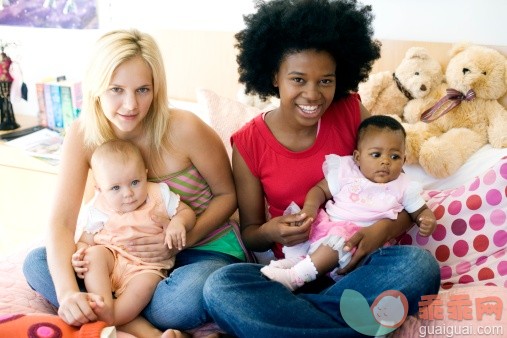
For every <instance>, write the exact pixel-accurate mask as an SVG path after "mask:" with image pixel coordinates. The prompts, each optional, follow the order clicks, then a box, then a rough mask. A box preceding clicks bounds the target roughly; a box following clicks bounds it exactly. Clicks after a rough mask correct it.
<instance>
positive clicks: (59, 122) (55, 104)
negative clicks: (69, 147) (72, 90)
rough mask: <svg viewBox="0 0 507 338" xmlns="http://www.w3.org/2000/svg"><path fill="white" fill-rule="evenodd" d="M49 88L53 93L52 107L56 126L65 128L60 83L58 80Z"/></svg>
mask: <svg viewBox="0 0 507 338" xmlns="http://www.w3.org/2000/svg"><path fill="white" fill-rule="evenodd" d="M49 90H50V95H51V109H52V110H53V119H54V121H55V128H56V129H63V111H62V98H61V94H60V85H59V84H58V83H57V82H56V83H55V82H52V83H50V84H49Z"/></svg>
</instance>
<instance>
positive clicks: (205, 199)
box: [150, 165, 248, 261]
mask: <svg viewBox="0 0 507 338" xmlns="http://www.w3.org/2000/svg"><path fill="white" fill-rule="evenodd" d="M150 181H152V182H164V183H166V184H167V185H168V186H169V188H170V189H171V191H173V192H174V193H176V194H178V195H180V199H181V201H183V202H185V203H186V204H187V205H188V206H190V207H191V208H192V209H193V210H194V212H195V214H196V216H197V217H199V216H200V215H201V214H202V213H203V212H204V211H205V210H206V208H207V207H208V205H209V203H210V201H211V199H212V198H213V193H212V192H211V188H210V186H209V185H208V183H207V182H206V180H205V179H204V178H203V177H202V176H201V174H200V173H199V171H198V170H197V168H195V167H194V166H193V165H191V166H190V167H188V168H186V169H183V170H181V171H179V172H176V173H174V174H171V175H167V176H162V177H158V178H156V179H150ZM240 238H241V236H240V234H239V225H238V224H237V222H236V221H235V220H229V221H227V222H226V223H225V224H223V225H221V226H220V227H219V228H218V229H216V230H214V231H212V232H211V233H210V234H209V235H208V236H207V237H206V238H205V239H203V240H202V241H200V242H199V243H197V244H196V245H195V246H193V247H192V249H198V250H210V251H218V252H221V253H225V254H229V255H232V256H234V257H236V258H239V259H240V260H242V261H245V260H246V258H247V256H248V252H247V251H246V249H245V247H244V246H243V243H242V242H241V240H240Z"/></svg>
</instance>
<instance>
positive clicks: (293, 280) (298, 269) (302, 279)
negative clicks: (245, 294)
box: [261, 256, 318, 291]
mask: <svg viewBox="0 0 507 338" xmlns="http://www.w3.org/2000/svg"><path fill="white" fill-rule="evenodd" d="M261 272H262V274H264V275H265V276H266V277H268V278H269V279H271V280H274V281H277V282H279V283H281V284H282V285H284V286H285V287H287V288H288V289H289V290H291V291H294V290H296V289H297V288H299V287H301V286H302V285H303V284H304V283H307V282H311V281H313V280H315V279H316V278H317V274H318V272H317V269H316V268H315V265H314V264H313V262H312V260H311V259H310V256H306V257H305V258H304V259H303V260H301V261H300V262H298V263H297V264H296V265H294V266H293V267H292V268H290V269H283V268H277V267H273V266H271V265H267V266H265V267H263V268H262V269H261Z"/></svg>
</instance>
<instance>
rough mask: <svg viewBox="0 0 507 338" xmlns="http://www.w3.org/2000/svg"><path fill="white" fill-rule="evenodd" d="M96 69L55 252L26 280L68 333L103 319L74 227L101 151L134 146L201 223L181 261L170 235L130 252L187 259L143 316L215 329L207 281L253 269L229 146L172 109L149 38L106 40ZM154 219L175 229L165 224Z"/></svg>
mask: <svg viewBox="0 0 507 338" xmlns="http://www.w3.org/2000/svg"><path fill="white" fill-rule="evenodd" d="M90 61H91V62H90V66H89V68H88V71H87V72H86V77H85V79H84V80H83V101H84V102H83V112H82V115H81V116H80V118H79V119H78V120H76V121H75V123H74V124H73V125H72V126H71V127H70V128H69V130H68V132H67V134H66V136H65V142H64V145H63V150H62V159H61V164H60V173H59V178H58V184H57V187H56V193H55V199H54V201H53V203H52V206H53V207H52V212H51V217H50V219H49V225H50V227H49V229H50V230H49V239H48V244H47V247H46V248H39V249H35V250H34V251H32V252H31V253H30V254H29V255H28V257H27V258H26V260H25V264H24V272H25V276H26V279H27V281H28V283H29V284H30V285H31V286H32V288H34V289H35V290H36V291H38V292H40V293H41V294H42V295H44V296H45V297H46V298H47V299H48V300H49V301H50V302H51V303H53V304H54V305H56V306H58V307H59V309H58V313H59V315H60V316H61V317H62V318H63V319H64V320H65V321H66V322H67V323H69V324H72V325H81V324H84V323H87V322H90V321H94V320H96V319H97V315H96V314H95V313H94V311H93V309H92V308H91V307H90V305H89V304H90V303H89V295H88V294H87V293H86V292H85V291H84V288H83V287H82V286H81V287H80V285H79V284H78V282H77V280H76V275H75V273H74V270H73V268H72V265H71V257H72V254H73V253H74V251H75V250H76V246H75V243H74V240H73V238H74V233H75V231H76V220H77V217H78V213H79V209H80V206H81V202H82V199H83V195H84V191H85V185H86V180H87V176H88V171H89V170H90V158H91V154H92V152H93V150H94V149H95V148H96V147H98V146H99V145H100V144H102V143H104V142H106V141H109V140H112V139H122V140H129V141H130V142H132V143H134V144H135V145H136V146H137V147H138V148H139V149H140V150H141V153H142V156H143V158H144V160H145V162H146V166H147V169H148V179H149V180H150V181H153V182H165V183H167V184H168V185H169V187H170V188H171V190H172V191H174V192H176V193H177V194H179V195H180V196H181V200H182V201H183V202H185V203H186V204H188V205H189V206H190V207H191V208H192V209H193V210H194V211H195V213H196V215H197V221H196V224H195V227H194V228H193V229H192V230H191V231H189V232H188V234H187V245H186V248H185V250H183V251H181V252H179V250H177V249H174V248H173V249H172V250H169V249H168V247H167V245H165V244H164V235H163V234H162V233H161V234H160V235H157V236H152V237H147V238H143V239H138V240H136V241H129V242H127V243H124V247H125V248H126V250H127V251H128V252H129V253H130V254H132V255H134V256H137V257H139V258H141V259H143V260H145V261H149V262H160V261H163V260H166V259H168V258H170V257H173V256H175V255H176V254H177V253H178V252H179V253H178V255H177V256H176V261H175V265H174V269H173V270H172V271H171V272H170V274H169V276H168V277H167V278H165V279H164V280H162V281H161V282H160V283H159V284H158V286H157V288H156V289H155V293H154V295H153V297H152V300H151V301H150V303H149V304H148V305H147V307H146V308H145V309H144V311H143V313H142V314H143V316H144V317H145V318H146V319H147V320H148V321H149V322H151V323H152V324H153V325H154V326H155V327H157V328H158V329H161V330H165V329H176V330H191V329H194V328H197V327H199V326H201V325H203V324H205V323H206V322H208V321H209V320H210V318H209V316H208V315H207V313H206V312H205V311H204V308H203V298H202V288H203V285H204V282H205V281H206V279H207V277H208V276H209V275H210V274H211V273H212V272H213V271H215V270H217V269H218V268H220V267H223V266H225V265H228V264H231V263H235V262H240V261H242V260H244V259H245V254H244V251H243V250H242V247H241V244H240V242H239V241H238V240H237V238H236V236H235V233H234V231H233V230H232V225H233V224H232V223H231V221H229V217H230V216H231V215H232V213H233V212H234V210H235V209H236V196H235V190H234V183H233V179H232V174H231V169H230V164H229V161H228V158H227V154H226V151H225V148H224V145H223V143H222V142H221V141H220V138H219V137H218V135H217V134H216V133H215V132H214V131H213V130H212V129H211V128H210V127H209V126H208V125H206V124H205V123H204V122H202V121H201V120H200V119H199V118H198V117H196V116H195V115H194V114H192V113H189V112H187V111H183V110H178V109H169V108H168V97H167V86H166V79H165V70H164V65H163V62H162V56H161V54H160V51H159V48H158V46H157V44H156V42H155V40H154V39H153V38H152V37H151V36H150V35H148V34H145V33H141V32H139V31H137V30H116V31H112V32H108V33H106V34H104V35H103V36H102V37H101V38H99V40H98V41H97V43H96V45H95V49H94V51H93V52H92V57H91V60H90ZM152 217H153V220H154V221H156V222H160V223H162V224H164V225H166V224H167V223H168V222H169V220H168V219H167V217H163V216H161V215H153V216H152ZM211 234H212V235H213V236H211ZM46 252H47V254H46ZM48 268H49V269H48ZM140 323H141V324H145V325H141V324H140ZM134 324H135V325H134ZM120 329H123V330H127V331H129V332H131V333H134V334H135V335H136V336H138V337H142V336H149V335H150V334H151V333H152V332H153V333H154V335H156V334H158V333H160V332H158V330H154V329H153V328H151V330H150V325H149V324H148V322H144V321H143V320H142V318H139V317H138V319H137V320H134V323H132V322H131V323H130V324H127V325H126V326H123V327H122V328H120ZM175 333H176V334H179V333H180V332H179V331H175Z"/></svg>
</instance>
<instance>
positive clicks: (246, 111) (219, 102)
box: [196, 88, 261, 158]
mask: <svg viewBox="0 0 507 338" xmlns="http://www.w3.org/2000/svg"><path fill="white" fill-rule="evenodd" d="M196 96H197V102H198V103H199V104H201V106H202V107H204V109H205V110H207V111H208V113H209V117H210V122H211V126H212V127H213V129H215V131H216V132H217V133H218V135H219V136H220V138H221V139H222V142H223V143H224V144H225V148H226V150H227V154H228V155H229V158H231V154H232V147H231V142H230V138H231V136H232V134H233V133H234V132H235V131H236V130H238V129H239V128H241V127H242V126H243V125H244V124H245V123H247V122H248V121H250V120H251V119H252V118H254V117H255V116H257V115H258V114H260V113H261V110H260V109H258V108H255V107H250V106H247V105H245V104H243V103H240V102H238V101H235V100H232V99H229V98H226V97H222V96H220V95H218V94H217V93H215V92H213V91H211V90H208V89H202V88H200V89H197V92H196Z"/></svg>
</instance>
